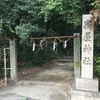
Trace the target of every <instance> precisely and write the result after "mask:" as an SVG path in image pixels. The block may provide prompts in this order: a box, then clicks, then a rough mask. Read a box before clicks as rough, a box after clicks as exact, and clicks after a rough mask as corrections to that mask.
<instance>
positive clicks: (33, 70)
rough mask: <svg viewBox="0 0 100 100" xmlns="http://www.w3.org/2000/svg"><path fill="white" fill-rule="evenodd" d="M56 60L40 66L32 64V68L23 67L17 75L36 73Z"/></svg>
mask: <svg viewBox="0 0 100 100" xmlns="http://www.w3.org/2000/svg"><path fill="white" fill-rule="evenodd" d="M55 62H56V59H54V60H52V61H50V62H48V63H46V64H42V65H40V66H34V67H33V68H23V70H22V71H21V72H19V73H18V76H19V77H24V76H25V75H29V74H32V73H38V72H40V71H42V70H43V69H45V68H47V67H50V66H51V65H53V64H54V63H55Z"/></svg>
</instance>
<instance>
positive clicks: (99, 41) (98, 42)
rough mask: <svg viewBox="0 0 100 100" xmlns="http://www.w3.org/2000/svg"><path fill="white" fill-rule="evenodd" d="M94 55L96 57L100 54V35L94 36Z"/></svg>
mask: <svg viewBox="0 0 100 100" xmlns="http://www.w3.org/2000/svg"><path fill="white" fill-rule="evenodd" d="M94 53H95V55H97V54H100V33H99V31H98V33H96V34H94Z"/></svg>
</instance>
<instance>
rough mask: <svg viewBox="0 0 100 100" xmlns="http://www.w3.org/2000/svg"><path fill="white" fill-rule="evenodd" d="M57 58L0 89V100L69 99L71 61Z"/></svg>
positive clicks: (71, 74) (71, 79) (71, 81)
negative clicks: (52, 62) (55, 60)
mask: <svg viewBox="0 0 100 100" xmlns="http://www.w3.org/2000/svg"><path fill="white" fill-rule="evenodd" d="M65 59H66V58H64V62H63V60H62V61H61V60H59V61H57V62H55V63H54V64H51V65H50V66H49V67H46V66H45V67H42V68H38V69H37V70H38V71H37V72H36V71H32V73H31V74H28V75H27V74H25V76H24V77H23V76H22V77H20V78H19V81H18V82H16V84H12V85H11V84H10V85H8V86H7V87H3V88H1V89H0V100H70V93H69V89H70V86H71V85H72V84H73V81H74V79H73V62H72V61H71V62H66V61H65Z"/></svg>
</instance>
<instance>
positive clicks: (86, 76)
mask: <svg viewBox="0 0 100 100" xmlns="http://www.w3.org/2000/svg"><path fill="white" fill-rule="evenodd" d="M91 17H93V16H92V15H91V14H86V15H83V20H82V65H81V67H82V68H81V78H76V89H80V90H86V91H95V92H97V91H98V79H93V41H94V29H90V19H91Z"/></svg>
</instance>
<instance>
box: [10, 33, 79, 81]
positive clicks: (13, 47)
mask: <svg viewBox="0 0 100 100" xmlns="http://www.w3.org/2000/svg"><path fill="white" fill-rule="evenodd" d="M45 38H46V37H45ZM50 38H68V40H69V39H70V38H74V39H73V40H74V41H73V42H74V77H75V78H76V77H80V67H79V68H78V67H77V66H76V62H79V61H80V33H74V35H73V36H58V37H47V39H50ZM34 39H37V38H34ZM38 39H44V37H42V38H41V37H40V38H38ZM16 41H17V40H16V39H12V40H11V39H9V44H10V76H11V80H13V81H17V80H18V71H17V44H16Z"/></svg>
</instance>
